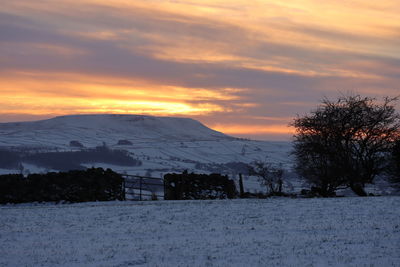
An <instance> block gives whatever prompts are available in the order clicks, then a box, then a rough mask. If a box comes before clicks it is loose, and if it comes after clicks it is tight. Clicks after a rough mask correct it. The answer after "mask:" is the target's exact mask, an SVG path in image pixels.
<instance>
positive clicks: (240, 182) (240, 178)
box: [239, 173, 244, 197]
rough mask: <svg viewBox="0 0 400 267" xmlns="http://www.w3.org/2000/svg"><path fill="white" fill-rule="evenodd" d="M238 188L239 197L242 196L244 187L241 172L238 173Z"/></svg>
mask: <svg viewBox="0 0 400 267" xmlns="http://www.w3.org/2000/svg"><path fill="white" fill-rule="evenodd" d="M239 190H240V197H243V195H244V188H243V179H242V174H241V173H239Z"/></svg>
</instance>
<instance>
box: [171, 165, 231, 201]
mask: <svg viewBox="0 0 400 267" xmlns="http://www.w3.org/2000/svg"><path fill="white" fill-rule="evenodd" d="M164 185H165V193H164V194H165V199H166V200H180V199H223V198H235V197H237V196H238V193H237V190H236V187H235V183H234V181H233V180H230V179H229V178H228V176H223V175H220V174H210V175H207V174H196V173H188V172H186V171H185V172H183V173H182V174H177V173H172V174H166V175H165V176H164Z"/></svg>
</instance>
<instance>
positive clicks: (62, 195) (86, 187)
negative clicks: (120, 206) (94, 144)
mask: <svg viewBox="0 0 400 267" xmlns="http://www.w3.org/2000/svg"><path fill="white" fill-rule="evenodd" d="M123 182H124V180H123V178H122V177H121V175H119V174H118V173H115V172H113V171H112V170H110V169H107V170H103V169H102V168H90V169H87V170H85V171H69V172H58V173H56V172H50V173H46V174H31V175H28V177H26V178H25V177H23V176H22V175H20V174H8V175H0V203H1V204H5V203H24V202H59V201H66V202H85V201H107V200H123V199H124V197H125V192H124V189H123Z"/></svg>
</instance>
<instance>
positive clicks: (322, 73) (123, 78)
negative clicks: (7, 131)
mask: <svg viewBox="0 0 400 267" xmlns="http://www.w3.org/2000/svg"><path fill="white" fill-rule="evenodd" d="M0 4H1V9H0V106H1V109H0V122H7V121H23V120H35V119H42V118H50V117H53V116H56V115H66V114H88V113H123V114H149V115H157V116H159V115H161V116H180V117H181V116H182V117H191V118H195V119H198V120H200V121H201V122H203V123H204V124H206V125H207V126H209V127H211V128H213V129H216V130H219V131H222V132H225V133H227V134H231V135H235V136H240V137H249V138H254V139H271V140H288V139H289V138H290V135H291V134H290V133H291V132H292V131H293V129H290V128H289V127H288V124H289V123H290V122H291V120H292V119H293V117H295V116H296V114H300V115H301V114H305V113H306V112H308V111H310V110H311V109H313V108H315V106H316V105H317V104H318V103H319V101H320V100H321V99H322V98H323V97H330V98H336V97H338V96H339V95H341V94H348V93H359V94H363V95H366V96H372V97H378V98H381V97H383V96H397V95H400V3H399V0H381V1H366V0H348V1H345V0H335V1H333V0H332V1H331V0H326V1H325V0H324V1H321V0H288V1H272V0H271V1H269V0H254V1H245V0H243V1H242V0H239V1H232V0H230V1H225V0H221V1H217V0H212V1H209V0H201V1H200V0H198V1H194V0H182V1H181V0H175V1H173V0H170V1H166V0H165V1H164V0H146V1H145V0H141V1H134V0H107V1H106V0H57V1H54V0H39V1H32V0H14V1H7V0H0Z"/></svg>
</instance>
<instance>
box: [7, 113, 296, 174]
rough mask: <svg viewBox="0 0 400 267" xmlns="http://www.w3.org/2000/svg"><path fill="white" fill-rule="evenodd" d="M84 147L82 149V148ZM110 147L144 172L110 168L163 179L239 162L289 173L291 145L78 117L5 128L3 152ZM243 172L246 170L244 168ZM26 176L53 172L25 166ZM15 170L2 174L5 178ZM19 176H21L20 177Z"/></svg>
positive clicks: (231, 170) (189, 127)
mask: <svg viewBox="0 0 400 267" xmlns="http://www.w3.org/2000/svg"><path fill="white" fill-rule="evenodd" d="M80 145H82V147H79V146H80ZM104 145H105V146H107V147H108V148H110V149H123V150H126V151H128V152H129V153H130V155H131V156H132V157H133V158H136V159H138V160H140V161H141V162H142V165H140V166H119V165H115V164H114V165H109V164H104V163H102V162H98V163H90V164H87V167H90V166H102V167H111V168H112V169H114V170H116V171H119V172H125V173H129V174H141V175H144V174H146V175H152V176H154V177H160V176H161V175H163V174H165V173H167V172H179V171H183V170H185V169H187V170H189V171H198V172H213V171H214V172H222V173H227V174H235V173H237V172H239V171H240V167H241V165H240V164H236V163H238V162H242V163H249V162H251V161H253V160H266V159H267V160H268V161H270V162H272V163H275V164H282V165H283V166H284V167H286V168H289V167H290V165H291V159H290V156H289V152H290V149H291V145H290V143H289V142H270V141H252V140H245V139H239V138H234V137H231V136H228V135H225V134H223V133H220V132H217V131H214V130H212V129H210V128H207V127H206V126H204V125H203V124H201V123H200V122H198V121H196V120H193V119H188V118H171V117H153V116H142V115H73V116H62V117H56V118H53V119H49V120H42V121H34V122H16V123H0V148H3V149H4V148H7V149H12V150H19V151H21V150H24V151H41V152H43V151H48V152H49V151H53V152H55V151H58V152H60V151H77V150H81V149H85V148H86V149H87V148H94V147H96V146H104ZM242 167H243V166H242ZM23 168H24V171H26V172H37V171H48V170H46V169H45V168H43V167H41V166H35V165H32V164H28V163H23ZM5 172H9V170H2V173H5ZM14 172H15V171H14Z"/></svg>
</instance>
